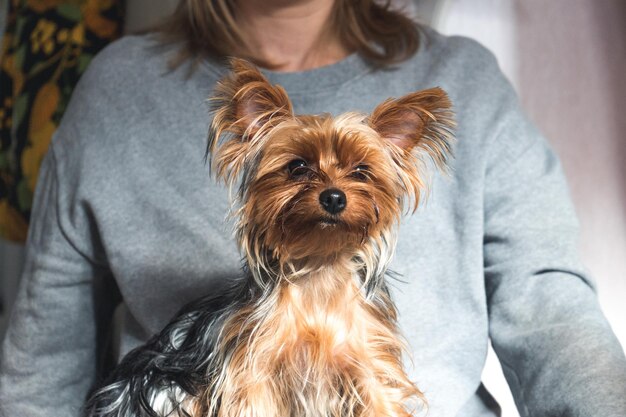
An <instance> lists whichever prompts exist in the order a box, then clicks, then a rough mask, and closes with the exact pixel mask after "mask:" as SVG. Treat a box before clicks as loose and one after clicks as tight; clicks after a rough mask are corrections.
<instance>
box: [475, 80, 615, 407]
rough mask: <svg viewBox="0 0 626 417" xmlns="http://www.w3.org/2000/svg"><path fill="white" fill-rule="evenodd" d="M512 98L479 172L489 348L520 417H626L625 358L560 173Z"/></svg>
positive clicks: (508, 100) (554, 161)
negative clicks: (581, 251)
mask: <svg viewBox="0 0 626 417" xmlns="http://www.w3.org/2000/svg"><path fill="white" fill-rule="evenodd" d="M510 96H512V98H511V99H506V100H503V102H505V103H506V104H505V105H504V106H503V109H501V117H500V122H499V124H498V126H497V129H496V132H495V133H494V135H493V137H494V140H493V141H492V143H491V145H490V149H488V152H489V159H488V163H487V167H486V174H485V175H486V178H485V197H484V198H485V236H484V256H485V279H486V290H487V297H488V303H489V319H490V336H491V340H492V344H493V347H494V349H495V351H496V353H497V355H498V358H499V359H500V362H501V364H502V367H503V370H504V374H505V376H506V378H507V381H508V383H509V385H510V386H511V389H512V392H513V395H514V397H515V401H516V404H517V407H518V409H519V411H520V414H521V415H522V416H523V417H527V416H541V417H549V416H560V417H561V416H563V417H583V416H585V417H588V416H603V417H617V416H626V358H625V357H624V352H623V350H622V348H621V346H620V344H619V342H618V341H617V339H616V338H615V336H614V334H613V332H612V331H611V328H610V327H609V324H608V323H607V321H606V319H605V317H604V316H603V314H602V312H601V310H600V306H599V304H598V300H597V297H596V293H595V289H594V284H593V282H592V281H591V280H590V278H589V277H588V276H587V273H586V271H585V270H584V268H583V267H582V266H581V264H580V261H579V258H578V254H577V248H576V245H577V237H578V225H577V220H576V217H575V213H574V210H573V207H572V205H571V203H570V200H569V196H568V191H567V185H566V182H565V179H564V176H563V173H562V169H561V166H560V164H559V161H558V159H557V157H556V156H555V155H554V153H553V152H552V150H551V149H550V148H549V146H548V145H547V143H546V141H545V140H544V139H543V138H542V137H541V135H540V134H538V133H537V132H536V130H535V129H534V128H533V127H532V126H531V125H530V123H528V122H527V121H526V120H525V119H524V117H523V116H522V115H521V113H520V112H519V110H518V109H516V107H517V105H516V104H515V103H514V101H515V100H514V97H513V96H514V94H513V93H512V91H511V92H510ZM590 198H593V196H590Z"/></svg>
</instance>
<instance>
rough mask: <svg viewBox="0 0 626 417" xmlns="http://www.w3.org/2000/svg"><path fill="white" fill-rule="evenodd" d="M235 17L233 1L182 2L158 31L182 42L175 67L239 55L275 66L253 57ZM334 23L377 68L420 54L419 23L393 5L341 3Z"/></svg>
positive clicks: (363, 0) (367, 0) (362, 0)
mask: <svg viewBox="0 0 626 417" xmlns="http://www.w3.org/2000/svg"><path fill="white" fill-rule="evenodd" d="M234 14H235V8H234V6H233V2H232V1H229V0H180V2H179V4H178V6H177V7H176V10H175V11H174V13H173V14H172V15H171V16H170V17H169V18H168V19H167V20H165V21H164V22H163V23H162V24H161V25H160V26H158V27H157V32H158V34H159V35H160V38H161V40H162V41H163V42H165V43H180V44H182V49H181V50H180V52H179V54H178V55H177V56H176V58H175V59H174V60H173V61H172V66H174V67H177V66H179V65H180V64H181V63H182V62H184V61H185V60H187V59H193V60H195V61H197V60H199V59H202V58H204V57H207V56H212V57H227V56H237V57H240V58H247V59H250V60H252V61H256V63H257V64H260V65H264V66H271V64H269V63H264V62H258V60H254V59H252V56H251V55H252V54H251V53H250V52H249V51H248V50H247V48H246V41H245V37H244V36H243V34H242V32H241V31H240V30H239V29H238V28H237V24H236V22H235V17H234ZM331 19H332V20H331V21H330V22H329V23H330V27H331V30H333V31H335V34H336V35H337V36H338V37H339V39H340V41H341V42H342V44H343V46H344V47H346V48H347V49H348V50H351V51H355V52H357V53H359V54H360V55H361V56H362V57H363V58H365V59H366V60H368V61H369V62H370V63H372V64H375V65H380V66H389V65H391V64H394V63H397V62H401V61H403V60H405V59H407V58H409V57H410V56H411V55H413V54H414V53H415V52H416V51H417V48H418V45H419V33H418V29H417V26H416V23H415V22H414V21H413V20H412V19H411V18H409V17H408V16H406V15H405V14H403V13H402V12H400V11H398V10H394V9H392V8H391V7H390V1H387V2H385V3H381V2H379V1H376V0H336V1H335V6H334V10H333V15H332V18H331Z"/></svg>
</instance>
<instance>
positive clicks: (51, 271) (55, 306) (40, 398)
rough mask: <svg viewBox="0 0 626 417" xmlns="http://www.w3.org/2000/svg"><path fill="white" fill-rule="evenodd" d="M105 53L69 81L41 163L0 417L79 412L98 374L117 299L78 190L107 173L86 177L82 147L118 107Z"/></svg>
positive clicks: (2, 367)
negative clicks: (66, 102) (104, 337)
mask: <svg viewBox="0 0 626 417" xmlns="http://www.w3.org/2000/svg"><path fill="white" fill-rule="evenodd" d="M110 55H111V54H108V56H107V55H106V54H105V56H104V57H102V56H103V54H100V55H99V56H98V57H96V58H95V59H94V60H93V61H92V63H91V65H90V67H89V69H88V70H87V72H86V73H85V74H84V75H83V77H82V78H81V80H80V82H79V83H78V85H77V86H76V89H75V90H74V93H73V95H72V99H71V100H70V103H69V105H68V107H67V110H66V112H65V115H64V117H63V120H62V121H61V124H60V126H59V128H58V130H57V131H56V133H55V136H54V138H53V139H52V144H51V147H50V150H49V151H48V154H47V155H46V157H45V158H44V161H43V163H42V166H41V170H40V175H39V180H38V184H37V189H36V192H35V201H34V205H33V208H32V218H31V223H30V230H29V236H28V242H27V254H26V263H25V267H24V272H23V274H22V279H21V282H20V290H19V294H18V298H17V300H16V303H15V305H14V308H13V311H12V314H11V319H10V323H9V327H8V329H7V333H6V337H5V340H4V343H3V348H2V353H1V355H2V359H1V362H0V417H16V416H20V417H39V416H41V417H43V416H45V417H52V416H54V417H57V416H63V417H66V416H67V417H70V416H78V415H80V413H81V408H82V407H83V404H84V402H85V400H86V396H87V395H88V391H89V390H90V389H91V388H93V384H94V383H95V380H96V378H97V372H98V371H99V366H98V360H99V359H102V358H103V356H102V355H101V353H102V349H104V348H105V345H104V344H103V340H99V339H98V338H99V337H102V335H103V334H104V332H103V331H99V330H101V329H104V328H105V327H106V326H107V323H106V321H107V320H108V319H110V313H111V309H112V307H113V303H114V301H117V298H115V297H108V295H110V294H107V293H106V290H108V288H109V287H112V286H114V280H113V278H112V275H111V272H110V269H109V267H108V257H107V254H106V253H105V249H104V244H103V242H102V241H101V238H100V234H99V226H98V220H99V219H97V218H96V215H95V214H94V209H93V207H92V202H91V201H90V200H89V198H88V196H89V195H90V194H89V193H88V192H86V191H89V190H93V188H94V187H98V184H103V185H104V184H105V182H106V181H107V178H106V176H103V177H102V178H100V180H99V181H100V182H98V181H95V180H94V178H93V177H94V174H93V172H94V171H96V170H95V169H94V167H93V162H91V161H92V159H89V158H87V157H86V155H87V156H88V155H91V156H92V157H95V158H96V160H97V157H98V156H99V155H98V151H99V150H100V149H99V148H97V147H96V148H95V149H94V145H99V146H108V144H107V143H106V141H105V140H103V137H106V136H105V135H104V133H103V132H106V130H105V129H106V125H105V123H104V122H103V121H102V120H103V118H104V117H105V116H106V115H110V114H111V112H113V111H114V110H115V109H118V108H122V106H119V105H118V106H117V107H116V106H115V102H114V101H113V99H112V97H110V94H108V91H109V90H110V88H109V87H110V86H109V84H110V82H109V81H110V79H111V77H110V76H109V74H111V73H113V71H115V70H116V68H118V67H117V66H116V65H117V63H116V62H113V63H112V64H111V63H109V61H111V58H110ZM107 83H109V84H107ZM115 111H117V110H115ZM103 142H105V143H103ZM96 173H97V172H96ZM96 179H97V178H96ZM92 194H93V192H92ZM103 290H104V291H103ZM114 298H115V299H114ZM99 326H101V327H99Z"/></svg>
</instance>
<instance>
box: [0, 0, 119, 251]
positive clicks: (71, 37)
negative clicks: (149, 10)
mask: <svg viewBox="0 0 626 417" xmlns="http://www.w3.org/2000/svg"><path fill="white" fill-rule="evenodd" d="M122 17H123V0H10V3H9V15H8V20H7V27H6V33H5V34H4V36H3V39H2V57H1V58H0V59H1V61H0V238H5V239H9V240H12V241H16V242H23V241H24V240H25V239H26V234H27V230H28V220H29V218H30V209H31V204H32V196H33V194H34V191H35V186H36V183H37V176H38V173H39V167H40V165H41V161H42V160H43V157H44V156H45V154H46V152H47V150H48V146H49V144H50V141H51V138H52V135H53V133H54V131H55V130H56V128H57V126H58V124H59V121H60V119H61V116H62V115H63V112H64V110H65V107H66V106H67V103H68V101H69V98H70V95H71V93H72V89H73V88H74V86H75V85H76V82H77V81H78V79H79V77H80V76H81V74H82V73H83V72H84V71H85V69H86V68H87V65H88V64H89V62H90V61H91V58H92V57H93V56H94V55H95V54H96V52H98V51H99V50H100V49H101V48H103V47H104V46H105V45H106V44H107V43H108V42H110V41H112V40H114V39H115V38H117V37H118V36H119V35H120V32H121V27H122Z"/></svg>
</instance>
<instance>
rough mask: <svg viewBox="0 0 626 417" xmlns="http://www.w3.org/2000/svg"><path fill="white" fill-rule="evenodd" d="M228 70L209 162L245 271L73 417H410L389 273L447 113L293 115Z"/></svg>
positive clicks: (412, 402) (447, 138)
mask: <svg viewBox="0 0 626 417" xmlns="http://www.w3.org/2000/svg"><path fill="white" fill-rule="evenodd" d="M230 65H231V69H232V71H231V73H230V74H229V75H228V76H227V77H226V78H224V79H223V80H222V81H221V82H219V83H218V85H217V87H216V91H215V96H214V97H213V99H212V100H211V101H212V103H213V109H214V111H213V120H212V124H211V127H210V132H209V142H208V147H207V156H206V157H207V159H208V160H209V161H210V165H211V168H212V170H213V172H214V173H215V175H216V177H217V178H218V179H220V180H223V181H224V182H225V183H226V184H227V185H228V186H229V187H230V188H231V189H232V190H233V192H232V194H231V195H232V196H233V198H232V200H233V201H232V203H233V210H232V216H233V218H234V221H235V235H236V238H237V241H238V243H239V245H240V248H241V252H242V254H243V258H244V261H245V265H246V266H245V268H244V271H243V273H242V275H241V277H240V278H238V279H236V280H235V281H234V282H232V285H231V288H230V289H229V290H228V291H227V292H226V293H225V294H222V295H220V296H219V297H215V296H207V297H204V298H201V299H199V300H197V301H195V302H193V303H191V304H190V305H188V306H186V307H184V308H183V309H182V311H181V312H180V313H179V314H178V315H177V316H176V317H175V318H174V319H173V320H172V321H171V322H170V323H169V324H168V325H167V326H166V327H165V328H164V329H163V330H162V331H161V332H160V333H159V334H158V335H156V336H154V337H153V338H152V339H151V340H150V341H149V342H148V343H147V344H145V345H144V346H142V347H139V348H137V349H135V350H133V351H131V352H130V353H129V354H128V355H127V356H126V357H125V358H124V359H123V361H122V362H121V364H120V365H119V366H118V367H117V368H116V370H115V371H114V372H113V374H112V375H111V377H110V378H109V380H108V381H107V382H106V383H105V385H104V386H103V387H102V388H100V389H99V390H97V391H96V392H95V393H94V395H93V396H92V398H91V399H90V401H89V402H88V404H87V407H86V414H87V415H88V416H91V417H114V416H115V417H131V416H132V417H143V416H151V417H156V416H188V417H189V416H190V417H370V416H371V417H409V416H411V415H412V413H413V412H414V411H416V410H417V409H418V408H423V407H425V404H426V401H425V398H424V395H423V394H422V392H421V391H420V390H419V389H418V387H417V386H416V385H415V384H414V383H413V382H412V381H411V380H410V379H409V377H408V376H407V374H406V372H405V370H404V369H403V364H402V357H403V354H404V353H405V352H406V350H407V349H406V344H405V341H404V339H403V338H402V336H401V334H400V332H399V329H398V325H397V314H398V313H397V311H396V308H395V306H394V304H393V302H392V300H391V297H390V292H389V290H388V284H387V281H386V274H387V269H388V265H389V263H390V261H391V258H392V255H393V252H394V247H395V242H396V231H397V228H398V224H399V222H400V219H401V217H402V215H403V214H404V213H406V212H410V211H415V209H416V208H417V206H418V203H419V201H420V196H422V195H423V194H424V193H425V191H426V188H427V183H428V181H427V172H426V171H427V170H428V168H429V167H438V168H439V169H441V170H443V171H446V169H447V167H448V161H449V159H450V157H451V153H452V147H453V142H454V135H453V131H454V127H455V122H454V115H453V111H452V104H451V102H450V100H449V98H448V97H447V95H446V93H445V92H444V91H443V90H441V89H440V88H432V89H428V90H424V91H419V92H415V93H411V94H408V95H405V96H403V97H401V98H398V99H388V100H386V101H384V102H383V103H381V104H380V105H378V107H376V108H375V109H374V111H373V112H372V113H371V114H369V115H364V114H360V113H346V114H342V115H340V116H338V117H332V116H330V115H328V114H322V115H296V114H294V111H293V108H292V104H291V102H290V100H289V97H288V96H287V93H286V92H285V91H284V89H283V88H281V87H280V86H278V85H272V84H271V83H270V82H269V81H268V80H267V79H266V78H265V77H264V76H263V74H262V73H261V72H260V71H259V70H258V69H257V68H256V67H254V66H253V65H252V64H250V63H248V62H246V61H243V60H239V59H233V60H231V62H230ZM237 186H238V187H237ZM411 209H412V210H411Z"/></svg>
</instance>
